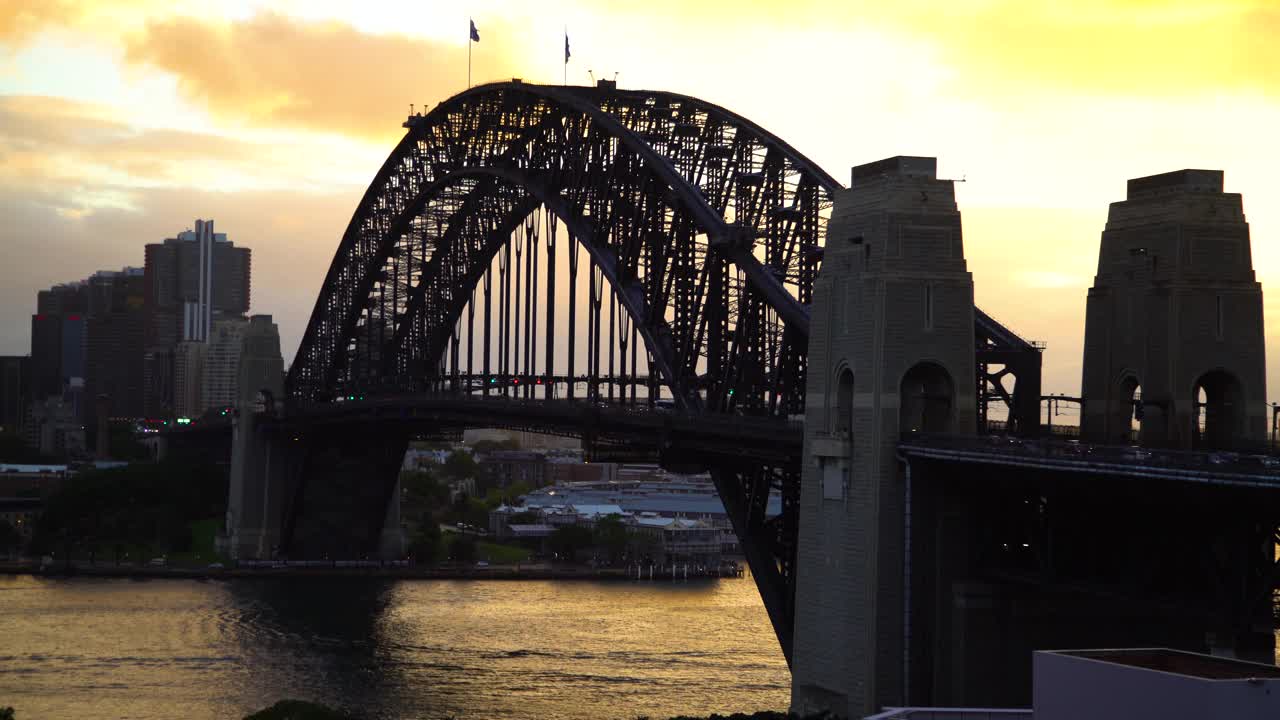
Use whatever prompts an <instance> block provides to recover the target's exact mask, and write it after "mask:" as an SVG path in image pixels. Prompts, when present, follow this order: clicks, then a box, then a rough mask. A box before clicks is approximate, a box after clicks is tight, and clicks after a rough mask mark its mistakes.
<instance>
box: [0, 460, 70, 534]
mask: <svg viewBox="0 0 1280 720" xmlns="http://www.w3.org/2000/svg"><path fill="white" fill-rule="evenodd" d="M66 478H67V466H66V465H50V464H36V465H32V464H10V463H0V522H6V523H8V524H9V526H10V527H12V528H13V529H14V530H17V531H18V536H19V537H20V538H22V543H21V544H23V545H25V544H26V543H27V542H29V541H30V540H31V536H32V534H33V533H34V532H35V527H36V522H37V521H39V519H40V514H41V512H42V511H43V510H44V501H45V498H47V497H49V495H51V494H52V493H53V492H54V491H55V490H57V489H58V488H59V487H61V485H62V483H63V482H64V481H65V480H66Z"/></svg>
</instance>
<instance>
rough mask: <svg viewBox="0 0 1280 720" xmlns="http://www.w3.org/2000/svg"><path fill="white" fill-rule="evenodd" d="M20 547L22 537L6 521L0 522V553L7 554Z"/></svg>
mask: <svg viewBox="0 0 1280 720" xmlns="http://www.w3.org/2000/svg"><path fill="white" fill-rule="evenodd" d="M20 547H22V535H20V534H19V533H18V531H17V530H16V529H14V527H13V526H12V525H10V524H9V522H8V521H7V520H0V552H3V553H7V552H10V551H12V550H17V549H18V548H20Z"/></svg>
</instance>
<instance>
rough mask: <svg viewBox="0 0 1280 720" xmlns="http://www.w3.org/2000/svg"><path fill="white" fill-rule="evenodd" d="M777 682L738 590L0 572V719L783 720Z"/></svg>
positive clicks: (757, 619)
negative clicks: (295, 706) (7, 714)
mask: <svg viewBox="0 0 1280 720" xmlns="http://www.w3.org/2000/svg"><path fill="white" fill-rule="evenodd" d="M789 682H790V675H789V674H788V672H787V666H786V663H785V661H784V659H783V657H782V653H781V651H780V650H779V649H778V644H777V641H776V640H775V639H774V636H773V632H772V630H771V628H770V626H769V620H768V617H767V615H766V614H765V611H764V607H763V605H762V604H761V602H760V598H759V595H758V594H757V592H756V589H755V586H754V583H752V581H751V580H749V579H744V580H723V581H700V582H692V581H691V582H688V583H674V584H673V583H671V582H652V583H651V582H643V583H628V582H600V583H597V582H586V581H577V582H551V581H547V582H538V581H508V582H503V581H443V580H431V581H412V580H410V581H390V580H388V581H378V580H372V579H365V578H333V579H319V578H316V579H307V578H293V579H247V580H234V581H225V582H222V581H207V582H206V581H196V580H145V581H139V580H123V579H51V578H37V577H30V576H0V707H2V706H5V705H11V706H13V707H14V708H15V709H16V711H17V718H18V720H36V719H39V720H71V719H72V718H75V719H77V720H79V719H81V718H130V719H135V720H153V719H154V720H160V719H164V720H171V719H173V718H191V719H202V718H210V719H213V718H217V719H218V720H224V719H228V720H239V719H240V718H242V717H243V716H244V715H246V714H248V713H250V712H252V711H254V710H257V709H261V708H263V707H265V706H267V705H270V704H272V703H274V702H275V701H277V700H280V699H283V698H296V699H304V700H312V701H316V702H321V703H324V704H327V705H331V706H335V707H341V708H344V709H348V710H351V711H354V712H357V713H359V714H360V716H362V717H367V718H370V719H373V718H396V719H399V718H444V717H453V718H458V719H459V720H462V719H464V718H530V719H532V718H564V719H566V720H576V719H582V720H586V719H588V718H590V719H591V720H602V719H605V718H619V719H622V720H632V719H633V718H636V717H640V716H647V717H650V718H655V719H657V718H667V717H671V716H674V715H681V714H689V715H694V714H702V715H707V714H710V713H713V712H718V713H730V712H754V711H757V710H782V709H785V708H786V705H787V699H788V688H789Z"/></svg>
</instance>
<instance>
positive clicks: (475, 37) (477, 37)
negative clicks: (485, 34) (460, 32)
mask: <svg viewBox="0 0 1280 720" xmlns="http://www.w3.org/2000/svg"><path fill="white" fill-rule="evenodd" d="M471 40H472V41H473V42H480V31H479V30H477V29H476V21H475V20H472V21H471Z"/></svg>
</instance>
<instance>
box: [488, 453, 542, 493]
mask: <svg viewBox="0 0 1280 720" xmlns="http://www.w3.org/2000/svg"><path fill="white" fill-rule="evenodd" d="M476 461H477V465H478V466H479V468H480V488H481V489H482V490H485V491H487V490H489V489H491V488H505V487H510V486H511V485H514V484H516V483H523V484H524V485H526V486H528V487H530V488H539V487H542V486H543V485H545V484H546V465H547V457H546V455H545V454H543V453H541V452H537V451H534V450H491V451H488V452H484V453H480V454H479V456H478V457H477V458H476Z"/></svg>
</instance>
